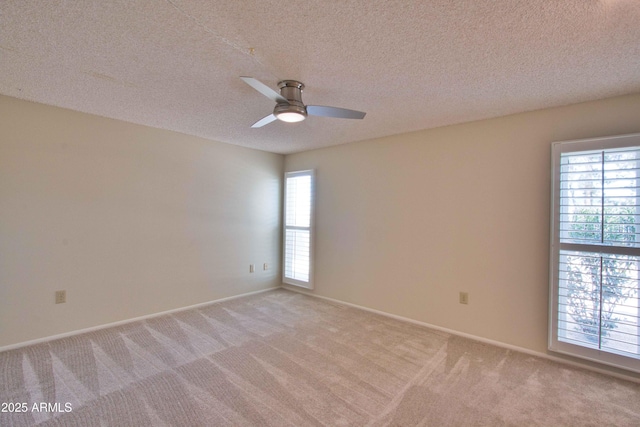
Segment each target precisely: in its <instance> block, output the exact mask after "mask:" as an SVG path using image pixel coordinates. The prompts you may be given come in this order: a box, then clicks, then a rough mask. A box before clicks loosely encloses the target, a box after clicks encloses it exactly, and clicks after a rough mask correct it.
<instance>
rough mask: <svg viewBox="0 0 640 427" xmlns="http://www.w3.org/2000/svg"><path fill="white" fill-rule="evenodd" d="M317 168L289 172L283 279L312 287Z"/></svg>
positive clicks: (286, 188) (287, 179)
mask: <svg viewBox="0 0 640 427" xmlns="http://www.w3.org/2000/svg"><path fill="white" fill-rule="evenodd" d="M313 203H314V171H313V170H307V171H298V172H287V173H286V174H285V190H284V256H283V258H284V268H283V271H284V273H283V279H282V280H283V282H284V283H288V284H291V285H297V286H302V287H305V288H309V289H313V280H312V279H313V274H312V273H313V245H312V243H313Z"/></svg>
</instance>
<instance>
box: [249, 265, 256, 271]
mask: <svg viewBox="0 0 640 427" xmlns="http://www.w3.org/2000/svg"><path fill="white" fill-rule="evenodd" d="M254 271H256V266H255V264H249V273H253V272H254Z"/></svg>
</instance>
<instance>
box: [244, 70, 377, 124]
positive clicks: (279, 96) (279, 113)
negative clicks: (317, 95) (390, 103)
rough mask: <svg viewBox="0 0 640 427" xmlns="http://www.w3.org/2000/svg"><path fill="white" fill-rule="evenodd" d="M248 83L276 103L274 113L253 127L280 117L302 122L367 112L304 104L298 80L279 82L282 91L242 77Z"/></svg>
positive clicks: (346, 117) (289, 120) (351, 116)
mask: <svg viewBox="0 0 640 427" xmlns="http://www.w3.org/2000/svg"><path fill="white" fill-rule="evenodd" d="M240 78H241V79H242V81H244V82H245V83H246V84H248V85H249V86H251V87H252V88H254V89H255V90H257V91H258V92H260V93H261V94H263V95H264V96H266V97H267V98H269V99H270V100H272V101H274V102H275V103H276V106H275V108H274V109H273V113H272V114H269V115H268V116H266V117H263V118H261V119H260V120H258V121H257V122H255V123H254V124H253V125H252V126H251V127H252V128H259V127H262V126H264V125H267V124H269V123H271V122H272V121H274V120H276V119H278V120H282V121H283V122H288V123H294V122H301V121H302V120H304V119H306V118H307V115H310V116H322V117H337V118H340V119H362V118H364V116H365V114H367V113H363V112H362V111H355V110H348V109H346V108H338V107H325V106H322V105H304V103H303V102H302V90H303V89H304V84H302V83H300V82H299V81H296V80H283V81H281V82H280V83H278V88H279V89H280V93H278V92H276V91H275V90H273V89H271V88H270V87H269V86H267V85H265V84H264V83H262V82H261V81H259V80H256V79H254V78H253V77H240Z"/></svg>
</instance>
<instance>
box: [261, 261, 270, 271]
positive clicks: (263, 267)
mask: <svg viewBox="0 0 640 427" xmlns="http://www.w3.org/2000/svg"><path fill="white" fill-rule="evenodd" d="M262 269H263V270H265V271H266V270H268V269H269V264H267V263H266V262H265V263H264V264H262Z"/></svg>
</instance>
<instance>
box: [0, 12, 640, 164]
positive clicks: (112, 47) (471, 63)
mask: <svg viewBox="0 0 640 427" xmlns="http://www.w3.org/2000/svg"><path fill="white" fill-rule="evenodd" d="M0 22H1V25H0V93H1V94H4V95H9V96H13V97H17V98H21V99H26V100H31V101H37V102H41V103H45V104H50V105H55V106H60V107H66V108H70V109H72V110H78V111H83V112H87V113H92V114H97V115H101V116H106V117H110V118H115V119H120V120H125V121H129V122H134V123H139V124H144V125H148V126H153V127H158V128H163V129H170V130H174V131H179V132H183V133H186V134H191V135H196V136H200V137H205V138H208V139H212V140H217V141H221V142H226V143H231V144H237V145H242V146H246V147H252V148H256V149H260V150H266V151H272V152H275V153H283V154H286V153H293V152H299V151H305V150H310V149H315V148H320V147H325V146H330V145H336V144H342V143H347V142H352V141H358V140H365V139H370V138H376V137H382V136H386V135H392V134H398V133H404V132H410V131H415V130H420V129H426V128H432V127H437V126H444V125H449V124H454V123H461V122H467V121H472V120H479V119H484V118H490V117H497V116H502V115H507V114H513V113H518V112H523V111H530V110H535V109H541V108H547V107H553V106H560V105H566V104H572V103H578V102H583V101H590V100H595V99H601V98H607V97H612V96H617V95H623V94H629V93H636V92H640V25H639V23H640V2H638V1H635V0H564V1H561V2H559V1H557V0H526V1H514V0H496V1H491V2H479V1H475V0H455V1H453V0H448V1H447V0H432V1H413V2H408V1H406V0H387V1H373V2H372V1H367V0H354V1H348V0H346V1H345V0H340V1H322V2H292V1H285V0H272V1H269V2H265V1H219V0H216V1H204V0H165V1H158V0H153V1H151V0H135V1H131V0H113V1H102V0H83V1H80V2H68V1H54V0H52V1H47V2H42V1H40V0H19V1H18V0H15V1H3V2H2V3H0ZM241 75H247V76H252V77H256V78H258V79H260V80H262V81H263V82H264V83H266V84H268V85H269V86H271V87H273V88H274V89H276V84H277V82H278V81H279V80H282V79H297V80H300V81H302V82H304V83H305V85H306V89H305V91H304V94H303V99H304V101H305V102H306V103H307V104H314V105H332V106H337V107H344V108H350V109H355V110H361V111H366V112H367V116H366V117H365V119H364V120H361V121H360V120H340V119H330V118H323V117H310V118H308V119H307V120H306V121H304V122H302V123H298V124H294V125H290V124H285V123H281V122H274V123H272V124H270V125H268V126H266V127H264V128H260V129H251V128H250V126H251V124H253V123H254V122H255V121H256V120H258V119H260V118H262V117H264V116H266V115H267V114H269V113H271V111H272V109H273V103H272V102H271V101H269V100H268V99H267V98H265V97H263V96H261V95H260V94H259V93H257V92H256V91H254V90H253V89H251V88H250V87H249V86H247V85H246V84H244V83H243V82H242V81H241V80H240V79H239V78H238V77H239V76H241Z"/></svg>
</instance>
